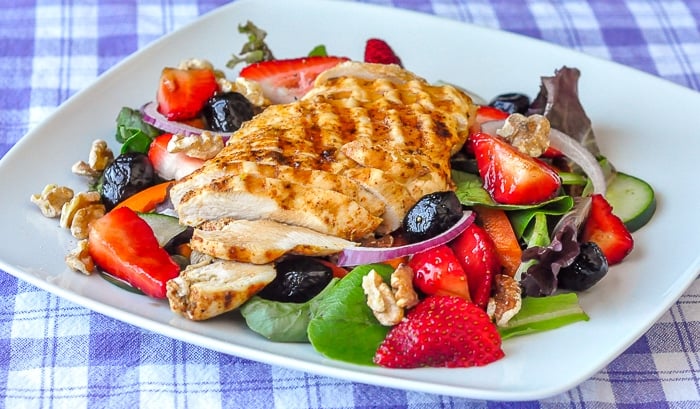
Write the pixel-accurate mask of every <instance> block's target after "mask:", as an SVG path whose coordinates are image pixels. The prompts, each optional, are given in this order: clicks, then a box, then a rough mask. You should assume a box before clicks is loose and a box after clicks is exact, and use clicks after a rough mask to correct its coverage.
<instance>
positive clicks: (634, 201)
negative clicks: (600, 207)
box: [605, 172, 656, 232]
mask: <svg viewBox="0 0 700 409" xmlns="http://www.w3.org/2000/svg"><path fill="white" fill-rule="evenodd" d="M605 197H606V199H607V200H608V202H609V203H610V205H611V206H612V208H613V214H615V215H616V216H617V217H619V218H620V219H621V220H622V222H623V223H625V226H626V227H627V230H629V231H630V232H633V231H636V230H639V229H640V228H641V227H642V226H644V225H645V224H647V222H649V220H651V217H652V216H653V215H654V211H656V196H655V195H654V189H653V188H652V187H651V185H649V184H648V183H647V182H645V181H643V180H641V179H639V178H636V177H634V176H631V175H628V174H626V173H622V172H617V174H616V175H615V177H614V178H613V180H612V181H611V182H610V183H609V184H608V189H607V192H606V195H605Z"/></svg>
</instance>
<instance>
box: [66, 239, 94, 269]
mask: <svg viewBox="0 0 700 409" xmlns="http://www.w3.org/2000/svg"><path fill="white" fill-rule="evenodd" d="M65 260H66V265H67V266H68V267H70V268H71V269H72V270H74V271H78V272H80V273H83V274H85V275H90V274H92V273H93V271H95V262H94V261H93V260H92V257H90V253H89V252H88V241H87V240H80V241H78V244H77V246H76V247H75V248H74V249H73V250H71V251H70V252H69V253H68V254H67V255H66V258H65Z"/></svg>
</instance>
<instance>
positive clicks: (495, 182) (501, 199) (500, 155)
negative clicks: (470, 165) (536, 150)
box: [468, 132, 561, 205]
mask: <svg viewBox="0 0 700 409" xmlns="http://www.w3.org/2000/svg"><path fill="white" fill-rule="evenodd" d="M468 142H469V146H470V147H471V150H472V152H474V156H475V157H476V165H477V168H478V169H479V175H480V176H481V178H482V179H483V180H484V188H485V189H486V190H487V191H488V192H489V194H490V195H491V197H492V198H493V199H494V200H495V201H496V202H498V203H501V204H512V205H526V204H537V203H540V202H543V201H545V200H547V199H550V198H552V197H553V196H554V195H555V194H556V193H557V190H558V189H559V187H560V186H561V179H560V178H559V175H558V174H557V172H556V171H554V170H553V169H552V168H551V167H549V165H547V164H546V163H544V162H542V161H541V160H539V159H537V158H533V157H530V156H528V155H525V154H523V153H521V152H519V151H518V150H517V149H515V148H514V147H513V146H512V145H510V144H509V143H508V142H506V141H505V140H504V139H503V138H501V137H498V136H492V135H489V134H486V133H483V132H477V133H475V134H471V135H470V136H469V141H468Z"/></svg>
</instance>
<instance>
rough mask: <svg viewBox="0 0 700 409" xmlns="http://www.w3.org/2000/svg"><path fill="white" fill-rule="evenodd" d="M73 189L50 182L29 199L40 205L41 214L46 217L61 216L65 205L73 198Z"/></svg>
mask: <svg viewBox="0 0 700 409" xmlns="http://www.w3.org/2000/svg"><path fill="white" fill-rule="evenodd" d="M73 194H74V193H73V189H71V188H68V187H65V186H58V185H55V184H48V185H46V186H45V187H44V190H42V191H41V193H39V194H33V195H32V196H31V197H30V198H29V200H31V202H32V203H34V204H35V205H37V206H38V207H39V210H41V214H43V215H44V216H46V217H59V216H61V209H62V208H63V205H64V204H66V203H68V202H69V201H70V200H71V199H73Z"/></svg>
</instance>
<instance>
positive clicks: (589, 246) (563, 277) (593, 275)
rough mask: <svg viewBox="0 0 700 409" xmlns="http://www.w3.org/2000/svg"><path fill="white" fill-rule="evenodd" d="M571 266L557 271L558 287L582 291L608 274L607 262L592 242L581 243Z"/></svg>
mask: <svg viewBox="0 0 700 409" xmlns="http://www.w3.org/2000/svg"><path fill="white" fill-rule="evenodd" d="M580 248H581V250H580V253H579V255H578V256H577V257H576V259H575V260H574V262H573V263H571V265H569V266H567V267H564V268H562V269H561V270H559V274H558V275H557V279H558V286H559V288H563V289H566V290H573V291H584V290H587V289H589V288H591V287H592V286H593V285H594V284H595V283H597V282H598V281H600V280H601V279H602V278H603V277H604V276H605V274H607V272H608V260H607V259H606V258H605V255H604V254H603V251H602V250H601V249H600V247H598V245H597V244H595V243H593V242H587V243H583V244H581V246H580Z"/></svg>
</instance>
